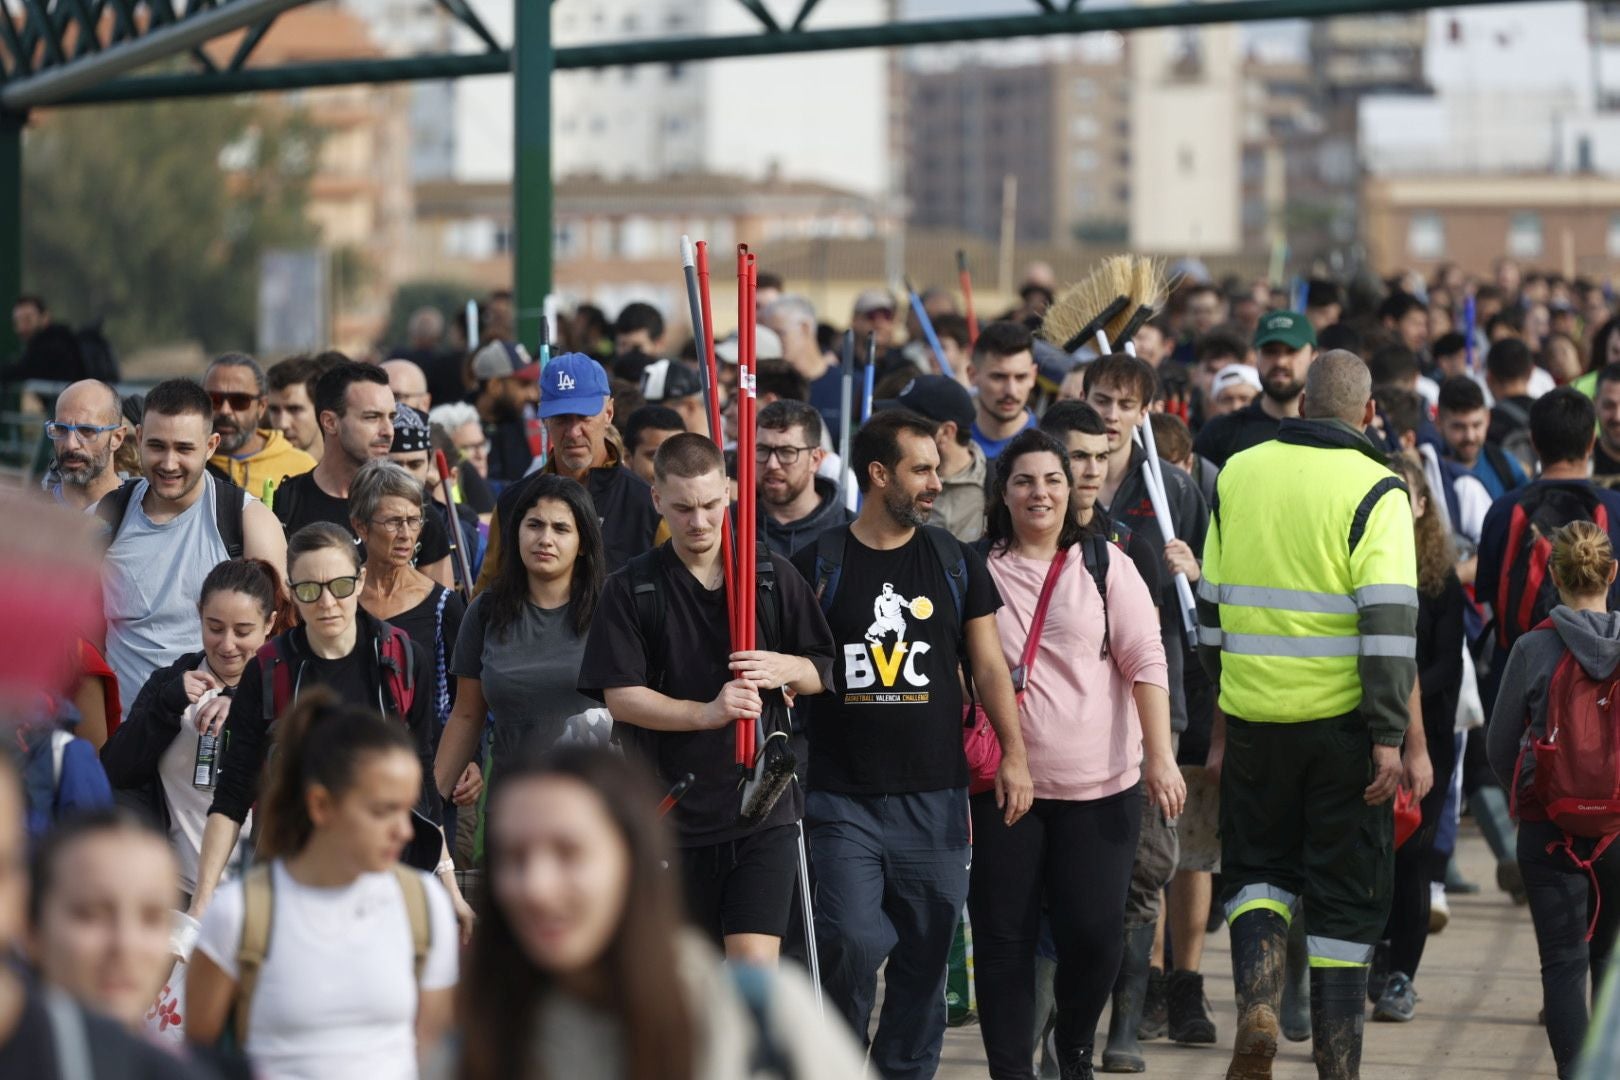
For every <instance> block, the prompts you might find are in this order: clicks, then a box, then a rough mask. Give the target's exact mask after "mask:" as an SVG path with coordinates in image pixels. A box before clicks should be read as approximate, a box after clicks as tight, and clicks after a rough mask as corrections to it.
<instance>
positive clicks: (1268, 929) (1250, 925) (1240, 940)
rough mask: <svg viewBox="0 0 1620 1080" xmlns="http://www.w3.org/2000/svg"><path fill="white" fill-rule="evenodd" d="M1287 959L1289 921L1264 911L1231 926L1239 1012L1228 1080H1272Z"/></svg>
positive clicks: (1246, 915) (1241, 917)
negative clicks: (1278, 1016)
mask: <svg viewBox="0 0 1620 1080" xmlns="http://www.w3.org/2000/svg"><path fill="white" fill-rule="evenodd" d="M1287 958H1288V922H1287V921H1286V920H1285V919H1284V918H1283V917H1282V916H1281V915H1279V914H1278V913H1277V912H1275V911H1271V910H1269V909H1265V908H1258V909H1254V910H1251V911H1245V912H1244V913H1243V914H1242V915H1239V916H1238V917H1237V918H1236V919H1235V920H1233V922H1232V984H1233V987H1234V989H1235V990H1236V996H1237V1008H1238V1027H1237V1036H1236V1038H1234V1039H1233V1041H1232V1064H1231V1065H1230V1066H1229V1067H1228V1068H1227V1070H1226V1080H1271V1062H1272V1059H1273V1058H1275V1057H1276V1056H1277V1040H1278V1038H1279V1037H1280V1035H1281V1032H1280V1030H1279V1024H1278V1021H1277V1010H1278V1009H1279V1008H1281V1006H1282V988H1283V974H1284V971H1285V969H1286V968H1287Z"/></svg>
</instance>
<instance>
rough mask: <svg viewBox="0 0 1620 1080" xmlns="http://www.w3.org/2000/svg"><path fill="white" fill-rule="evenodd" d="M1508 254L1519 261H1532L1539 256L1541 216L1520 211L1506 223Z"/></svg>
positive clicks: (1533, 212)
mask: <svg viewBox="0 0 1620 1080" xmlns="http://www.w3.org/2000/svg"><path fill="white" fill-rule="evenodd" d="M1507 249H1508V254H1509V255H1512V256H1514V257H1515V258H1519V259H1534V258H1536V257H1538V256H1539V255H1540V254H1541V215H1540V214H1538V213H1536V212H1535V211H1534V210H1522V211H1520V212H1519V213H1517V214H1514V215H1513V217H1512V219H1511V220H1510V221H1509V222H1508V237H1507Z"/></svg>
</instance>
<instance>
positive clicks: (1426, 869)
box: [1384, 713, 1457, 979]
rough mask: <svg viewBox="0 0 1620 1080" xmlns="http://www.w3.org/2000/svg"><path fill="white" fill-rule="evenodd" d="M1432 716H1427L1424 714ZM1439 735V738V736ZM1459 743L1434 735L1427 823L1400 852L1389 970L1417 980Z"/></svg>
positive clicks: (1425, 808) (1425, 806)
mask: <svg viewBox="0 0 1620 1080" xmlns="http://www.w3.org/2000/svg"><path fill="white" fill-rule="evenodd" d="M1424 717H1425V719H1427V717H1428V714H1427V713H1425V714H1424ZM1436 735H1439V737H1436ZM1456 752H1457V751H1456V741H1455V739H1453V737H1452V735H1451V732H1449V731H1446V732H1443V733H1430V735H1429V763H1430V764H1431V765H1433V766H1434V787H1433V788H1431V789H1430V790H1429V793H1428V794H1427V795H1425V796H1424V797H1423V804H1422V809H1423V824H1421V825H1419V826H1418V831H1417V832H1415V833H1413V834H1412V835H1411V837H1409V838H1408V839H1407V841H1406V843H1404V844H1402V845H1401V846H1400V847H1399V848H1398V849H1396V851H1395V889H1394V893H1393V896H1392V897H1391V902H1390V908H1389V923H1388V925H1387V926H1386V927H1385V929H1384V936H1385V937H1386V938H1388V939H1389V969H1390V971H1392V972H1394V971H1399V972H1402V973H1403V974H1405V975H1406V976H1407V977H1408V978H1411V979H1416V978H1417V969H1418V965H1419V964H1420V963H1422V962H1423V946H1424V945H1425V944H1427V943H1428V940H1429V882H1430V881H1431V880H1432V879H1433V877H1434V873H1433V871H1434V838H1435V835H1436V834H1437V833H1438V832H1439V831H1440V815H1441V814H1443V813H1444V812H1445V807H1446V794H1447V793H1448V792H1449V791H1450V789H1451V776H1452V769H1453V759H1454V758H1455V757H1456Z"/></svg>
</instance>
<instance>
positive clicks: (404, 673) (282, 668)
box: [259, 622, 416, 727]
mask: <svg viewBox="0 0 1620 1080" xmlns="http://www.w3.org/2000/svg"><path fill="white" fill-rule="evenodd" d="M380 627H381V629H380V631H379V633H378V635H377V637H376V638H375V639H374V640H373V641H372V648H373V649H375V650H376V658H377V666H378V668H379V669H380V670H381V671H382V675H383V680H382V681H383V686H384V687H386V688H387V690H388V697H389V698H390V699H392V700H391V702H390V701H384V700H383V696H382V691H381V690H380V689H379V691H378V693H377V707H378V708H379V709H380V710H381V711H382V713H383V715H385V716H398V717H399V719H401V720H404V719H405V718H406V717H408V716H409V715H410V712H411V705H412V704H414V703H415V701H416V662H415V656H414V655H413V654H412V652H411V649H412V643H411V639H410V637H409V635H407V634H406V633H405V631H403V630H401V629H400V628H399V627H397V626H393V625H391V624H390V623H386V622H384V623H381V624H380ZM283 636H285V635H283ZM280 641H281V638H280V637H274V638H271V639H270V640H269V641H266V642H265V643H264V644H263V645H261V646H260V647H259V681H260V684H261V685H262V686H263V693H264V721H265V725H266V726H267V727H268V726H269V725H270V724H272V723H274V722H275V719H276V717H278V716H280V715H281V714H282V713H283V712H285V711H286V709H287V706H289V705H291V704H292V702H293V698H294V697H296V696H297V690H298V688H297V687H296V686H295V685H294V684H293V661H292V660H291V659H290V658H288V657H287V656H285V655H283V652H282V648H281V645H280V644H279V642H280ZM390 705H392V707H390Z"/></svg>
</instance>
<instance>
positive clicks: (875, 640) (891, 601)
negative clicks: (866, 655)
mask: <svg viewBox="0 0 1620 1080" xmlns="http://www.w3.org/2000/svg"><path fill="white" fill-rule="evenodd" d="M907 611H909V612H911V613H912V614H913V615H915V616H916V617H917V618H919V619H926V618H928V616H930V615H932V614H933V613H934V604H933V601H931V600H929V599H928V598H927V597H925V596H919V597H917V598H916V599H914V600H907V599H906V598H905V597H903V596H901V595H900V594H899V593H897V592H895V591H894V585H893V584H891V583H890V582H887V581H885V582H884V583H883V591H882V592H881V593H879V594H878V598H877V599H876V600H874V601H872V625H871V626H869V627H867V628H866V640H867V641H869V642H871V643H872V644H873V645H881V644H882V643H883V637H884V635H885V634H893V635H894V640H895V644H897V645H898V644H901V643H903V642H904V641H905V640H906V617H905V615H904V614H902V613H903V612H907Z"/></svg>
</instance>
